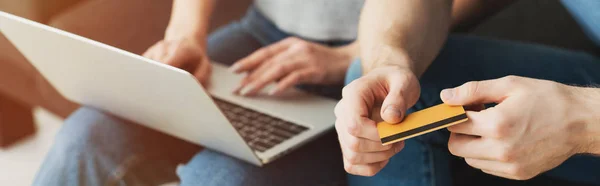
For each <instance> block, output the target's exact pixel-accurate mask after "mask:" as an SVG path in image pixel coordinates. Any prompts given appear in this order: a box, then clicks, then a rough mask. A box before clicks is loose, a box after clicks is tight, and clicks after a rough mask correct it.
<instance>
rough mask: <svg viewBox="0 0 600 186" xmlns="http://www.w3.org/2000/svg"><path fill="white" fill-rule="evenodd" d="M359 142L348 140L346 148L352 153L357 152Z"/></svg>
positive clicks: (354, 139)
mask: <svg viewBox="0 0 600 186" xmlns="http://www.w3.org/2000/svg"><path fill="white" fill-rule="evenodd" d="M361 141H362V140H360V139H358V138H350V139H349V140H348V142H347V145H348V148H349V149H350V150H352V151H357V152H358V151H359V149H360V146H361Z"/></svg>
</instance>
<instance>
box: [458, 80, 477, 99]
mask: <svg viewBox="0 0 600 186" xmlns="http://www.w3.org/2000/svg"><path fill="white" fill-rule="evenodd" d="M464 87H465V91H463V92H462V93H461V92H460V90H459V92H458V95H461V94H464V95H463V96H465V97H471V96H473V95H475V94H477V92H478V91H479V82H477V81H469V82H467V83H465V84H464Z"/></svg>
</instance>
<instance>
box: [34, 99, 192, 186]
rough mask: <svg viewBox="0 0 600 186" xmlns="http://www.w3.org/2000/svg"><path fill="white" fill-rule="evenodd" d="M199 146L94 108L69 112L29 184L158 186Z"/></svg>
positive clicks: (175, 178)
mask: <svg viewBox="0 0 600 186" xmlns="http://www.w3.org/2000/svg"><path fill="white" fill-rule="evenodd" d="M198 150H200V149H199V147H198V146H196V145H192V144H189V143H182V141H181V140H178V139H175V138H173V137H170V136H167V135H164V134H162V133H159V132H156V131H154V130H151V129H148V128H145V127H143V126H140V125H137V124H133V123H130V122H128V121H125V120H121V119H118V118H116V117H113V116H111V115H108V114H105V113H103V112H100V111H98V110H95V109H93V108H88V107H83V108H81V109H79V110H77V111H76V112H75V113H73V114H72V115H71V116H70V117H69V118H68V119H67V120H65V124H64V126H62V128H61V130H60V131H59V132H58V134H57V135H56V139H55V142H54V145H53V147H52V148H51V150H50V151H49V153H48V155H47V156H46V159H45V161H44V162H43V164H42V166H41V168H40V169H39V171H38V173H37V176H36V179H35V181H34V184H33V185H40V186H42V185H43V186H53V185H56V186H69V185H73V186H75V185H89V186H95V185H98V186H100V185H159V184H163V183H168V182H172V181H175V180H177V176H176V174H175V173H174V172H175V170H176V166H177V164H179V163H181V162H185V161H186V160H187V159H189V158H191V157H192V156H193V155H194V154H195V153H196V152H197V151H198Z"/></svg>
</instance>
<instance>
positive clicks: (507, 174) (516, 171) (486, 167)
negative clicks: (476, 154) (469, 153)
mask: <svg viewBox="0 0 600 186" xmlns="http://www.w3.org/2000/svg"><path fill="white" fill-rule="evenodd" d="M465 162H467V164H469V166H471V167H474V168H477V169H481V171H483V172H485V173H487V174H491V175H495V176H500V177H503V178H508V179H513V180H528V179H531V178H532V177H534V176H535V175H536V174H532V173H529V172H526V171H524V169H522V168H520V167H518V166H517V165H516V164H511V163H505V162H500V161H490V160H482V159H474V158H465Z"/></svg>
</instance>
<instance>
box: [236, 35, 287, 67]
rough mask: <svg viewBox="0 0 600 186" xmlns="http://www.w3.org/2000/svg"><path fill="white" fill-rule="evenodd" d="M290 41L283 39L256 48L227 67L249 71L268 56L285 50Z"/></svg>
mask: <svg viewBox="0 0 600 186" xmlns="http://www.w3.org/2000/svg"><path fill="white" fill-rule="evenodd" d="M290 43H291V40H289V39H285V40H283V41H280V42H278V43H275V44H272V45H269V46H266V47H263V48H261V49H258V50H257V51H255V52H254V53H252V54H250V55H249V56H247V57H245V58H243V59H241V60H239V61H237V62H235V63H234V64H233V65H232V66H231V67H230V68H229V69H230V70H231V71H233V72H235V73H240V72H246V71H251V70H253V69H256V68H257V67H258V66H260V64H262V63H264V62H265V61H267V60H268V59H269V58H272V57H273V56H276V55H277V54H279V53H281V52H283V51H285V50H286V49H287V48H288V47H289V45H290Z"/></svg>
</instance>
